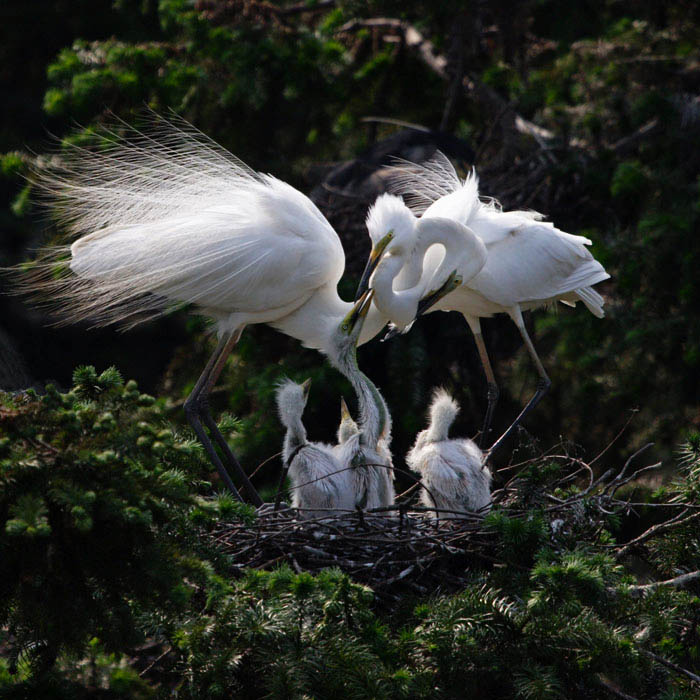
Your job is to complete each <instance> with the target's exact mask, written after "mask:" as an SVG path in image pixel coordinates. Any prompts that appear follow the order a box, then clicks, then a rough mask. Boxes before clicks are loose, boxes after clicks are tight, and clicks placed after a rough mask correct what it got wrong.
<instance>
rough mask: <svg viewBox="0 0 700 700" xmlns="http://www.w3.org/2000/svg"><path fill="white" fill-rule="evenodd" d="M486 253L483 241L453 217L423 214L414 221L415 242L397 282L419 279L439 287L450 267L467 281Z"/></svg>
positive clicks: (406, 283) (402, 285)
mask: <svg viewBox="0 0 700 700" xmlns="http://www.w3.org/2000/svg"><path fill="white" fill-rule="evenodd" d="M438 246H440V247H438ZM486 256H487V251H486V246H485V245H484V242H483V241H482V240H481V238H479V236H477V235H476V234H475V233H474V232H473V231H472V230H471V229H470V228H469V227H467V226H465V225H464V224H462V223H460V222H459V221H455V220H453V219H447V218H442V217H437V216H431V217H425V216H424V217H422V218H421V219H420V220H419V221H418V223H417V224H416V244H415V246H414V247H413V250H412V251H411V253H410V255H409V256H408V260H406V264H405V265H404V268H403V270H402V271H401V274H400V275H399V276H398V278H397V285H396V286H397V287H398V289H407V288H410V287H414V286H416V285H417V284H418V283H419V282H422V283H423V284H424V285H425V288H426V289H427V288H434V287H438V286H440V284H442V282H443V281H444V280H445V279H447V276H448V275H449V274H450V273H451V272H452V271H453V270H457V271H458V272H459V273H460V274H461V275H462V278H463V280H464V282H467V281H468V280H469V279H471V278H472V277H473V276H474V275H476V274H477V273H478V272H479V270H481V268H482V267H483V266H484V264H485V263H486Z"/></svg>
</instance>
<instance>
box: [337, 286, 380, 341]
mask: <svg viewBox="0 0 700 700" xmlns="http://www.w3.org/2000/svg"><path fill="white" fill-rule="evenodd" d="M373 296H374V289H368V290H367V291H366V292H364V293H363V294H361V295H360V298H359V299H358V300H357V301H356V302H355V305H354V306H353V307H352V309H351V310H350V313H349V314H348V315H347V316H346V317H345V319H344V320H343V329H344V330H345V331H346V332H347V333H348V335H350V334H352V333H353V331H355V329H356V327H357V325H358V323H359V327H360V328H361V327H362V325H363V324H364V322H365V317H366V316H367V313H368V312H369V307H370V306H371V305H372V297H373Z"/></svg>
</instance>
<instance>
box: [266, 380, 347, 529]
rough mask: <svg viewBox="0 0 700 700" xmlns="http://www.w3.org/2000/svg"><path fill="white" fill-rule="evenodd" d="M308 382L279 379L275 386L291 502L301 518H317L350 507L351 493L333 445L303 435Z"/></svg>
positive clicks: (345, 473)
mask: <svg viewBox="0 0 700 700" xmlns="http://www.w3.org/2000/svg"><path fill="white" fill-rule="evenodd" d="M310 384H311V380H310V379H307V380H306V381H305V382H304V383H303V384H297V383H296V382H294V381H292V380H291V379H287V380H285V381H283V382H282V383H281V384H280V386H279V388H278V389H277V410H278V412H279V416H280V420H281V421H282V424H283V425H284V426H285V428H286V429H287V432H286V434H285V436H284V447H283V451H282V455H283V459H284V463H285V465H287V466H288V469H289V477H290V479H291V481H292V489H291V492H292V505H293V507H294V508H298V509H299V510H300V515H301V517H302V518H320V517H323V516H324V515H328V514H329V511H334V510H341V511H342V510H345V511H351V510H354V508H355V496H354V493H353V488H352V484H351V475H350V472H349V471H348V470H347V469H345V468H344V465H342V464H341V463H340V461H339V460H338V458H337V456H336V454H335V453H334V450H333V448H332V447H331V446H330V445H325V444H324V443H321V442H309V441H308V439H307V435H306V429H305V428H304V424H303V423H302V415H303V413H304V408H305V407H306V401H307V399H308V396H309V386H310Z"/></svg>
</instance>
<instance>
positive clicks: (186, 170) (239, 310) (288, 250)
mask: <svg viewBox="0 0 700 700" xmlns="http://www.w3.org/2000/svg"><path fill="white" fill-rule="evenodd" d="M160 126H161V128H160V131H158V132H154V135H145V134H142V133H141V132H139V131H137V130H136V129H135V128H131V127H126V132H125V135H124V136H120V135H116V134H112V133H111V132H106V134H107V135H106V136H105V138H104V140H103V143H102V146H103V147H102V148H101V149H100V150H96V151H89V150H85V149H83V148H80V147H73V150H72V152H71V153H70V154H69V155H66V156H64V157H63V158H62V159H61V160H59V161H58V163H56V164H55V165H56V167H55V168H47V169H46V170H44V171H42V172H39V173H37V184H38V185H39V186H40V187H41V188H42V189H43V190H44V192H45V193H47V194H48V195H49V197H50V200H51V201H52V203H53V207H54V210H55V211H56V213H57V214H59V215H60V218H61V219H62V220H63V223H64V225H65V226H66V227H67V228H68V229H69V231H70V232H71V234H72V235H73V236H75V237H77V240H76V241H75V242H74V243H73V244H72V245H70V246H68V245H66V246H62V247H60V248H57V249H52V250H51V251H49V252H47V253H46V255H45V257H44V261H43V262H44V264H43V265H39V266H38V269H39V279H38V281H37V279H36V278H35V279H34V280H33V281H32V282H30V285H31V288H32V289H33V290H34V291H37V290H39V291H43V292H44V293H45V294H48V295H49V296H50V298H51V301H52V302H53V303H54V304H56V305H57V306H58V307H59V308H60V311H61V312H62V314H63V316H64V318H66V319H67V320H68V321H80V320H90V321H91V322H92V323H93V324H94V325H107V324H110V323H121V324H123V325H134V324H136V323H139V322H140V321H143V320H145V319H147V318H150V317H154V316H157V315H159V314H163V313H165V312H166V311H167V310H168V309H169V308H171V307H173V306H177V305H181V304H183V303H185V304H190V305H192V306H193V307H194V309H195V310H196V311H197V312H199V313H202V314H203V315H205V316H208V317H209V318H211V319H213V320H214V321H215V322H216V326H217V331H218V337H219V343H218V346H217V348H216V350H215V351H214V353H213V355H212V356H211V358H210V360H209V362H208V363H207V365H206V367H205V369H204V372H203V373H202V375H201V376H200V378H199V379H198V381H197V383H196V384H195V387H194V389H193V391H192V393H191V394H190V396H189V397H188V399H187V401H186V402H185V413H186V415H187V419H188V421H189V422H190V424H191V426H192V428H193V430H194V431H195V433H196V435H197V437H198V439H199V440H200V441H201V443H202V444H203V445H204V447H205V449H206V451H207V454H208V455H209V457H210V459H211V461H212V463H213V464H214V465H215V466H216V468H217V470H218V472H219V474H220V475H221V477H222V479H223V480H224V482H225V483H226V484H227V486H228V487H229V488H230V489H231V490H232V491H233V493H234V494H236V495H238V491H237V490H236V488H235V486H234V484H233V481H232V480H231V478H230V476H229V474H228V472H227V470H226V467H225V466H224V463H223V462H222V460H221V459H220V457H219V455H218V454H217V452H216V450H215V448H214V445H213V444H212V441H211V439H210V438H209V436H208V435H207V433H206V431H205V427H206V428H208V430H209V432H210V433H211V436H212V437H213V439H214V441H215V442H216V443H217V444H218V445H219V447H220V449H221V451H222V454H223V459H224V461H225V462H226V464H227V465H228V466H230V467H231V468H233V470H235V472H236V473H237V474H238V476H239V478H240V479H241V481H242V483H243V485H244V487H245V489H246V492H247V493H248V495H249V498H250V499H251V500H252V501H253V502H254V503H255V504H260V503H261V500H260V497H259V495H258V494H257V492H256V490H255V489H254V488H253V486H252V484H251V483H250V482H249V480H248V478H247V476H246V474H245V472H244V471H243V469H242V468H241V466H240V465H239V464H238V461H237V460H236V458H235V456H234V455H233V453H232V452H231V449H230V448H229V446H228V443H227V442H226V440H225V439H224V438H223V436H222V435H221V433H220V432H219V430H218V428H217V427H216V423H215V421H214V419H213V418H212V416H211V413H210V411H209V408H208V396H209V393H210V391H211V389H212V387H213V386H214V384H215V382H216V381H217V379H218V377H219V375H220V373H221V371H222V369H223V366H224V363H225V362H226V358H227V357H228V355H229V353H230V352H231V350H232V348H233V347H234V345H235V344H236V342H237V341H238V339H239V337H240V335H241V333H242V332H243V329H244V328H245V327H246V326H247V325H249V324H255V323H267V324H269V325H271V326H273V327H274V328H276V329H277V330H279V331H281V332H283V333H286V334H287V335H290V336H292V337H294V338H297V339H299V340H300V341H301V342H302V343H303V344H304V345H305V346H306V347H310V348H316V349H318V350H320V351H321V352H324V353H325V354H326V355H327V356H328V357H329V358H330V359H332V358H333V356H334V355H336V354H337V352H338V348H337V347H336V346H335V345H334V344H333V343H334V341H333V338H334V337H335V336H334V333H335V331H336V329H337V327H338V324H339V322H340V321H341V319H343V318H344V317H345V316H346V315H347V314H348V312H349V311H350V310H351V309H352V304H351V303H349V302H345V301H343V300H342V299H341V298H340V297H339V296H338V292H337V284H338V281H339V280H340V278H341V276H342V274H343V270H344V266H345V256H344V253H343V248H342V246H341V244H340V240H339V238H338V235H337V234H336V232H335V231H334V230H333V228H332V227H331V225H330V224H329V223H328V221H327V220H326V219H325V217H324V216H323V215H322V214H321V212H320V211H319V210H318V209H317V208H316V206H315V205H314V204H313V203H312V202H311V200H310V199H308V197H306V196H305V195H303V194H302V193H301V192H299V191H298V190H296V189H295V188H294V187H292V186H291V185H288V184H287V183H285V182H282V181H281V180H278V179H277V178H275V177H273V176H272V175H264V174H261V173H258V172H255V171H253V170H251V169H250V168H248V167H247V166H246V165H244V164H243V163H242V162H241V161H239V160H238V159H237V158H235V157H234V156H233V155H231V154H230V153H228V152H227V151H226V150H225V149H223V148H221V147H220V146H219V145H218V144H216V143H215V142H213V141H212V140H210V139H208V138H207V137H205V136H204V135H203V134H201V133H200V132H197V131H196V130H195V129H194V128H193V127H191V126H190V125H188V124H187V123H186V122H179V123H178V124H175V123H173V122H169V121H167V120H162V122H161V125H160ZM429 228H430V227H429V226H427V227H426V229H429ZM66 260H67V261H68V264H66ZM57 263H58V264H57ZM442 267H443V268H444V267H445V265H443V266H442ZM57 269H62V271H63V273H64V274H63V275H60V274H59V275H58V276H57ZM42 271H43V277H42V275H41V272H42ZM440 274H442V273H440ZM445 276H446V275H445ZM432 279H436V278H434V277H431V278H430V279H421V280H420V281H419V282H418V284H417V285H416V286H415V288H414V289H412V290H406V291H405V292H403V295H404V298H407V297H410V298H411V300H412V301H413V303H415V304H416V305H417V303H418V301H419V299H420V297H421V296H422V294H423V291H424V290H425V289H426V288H427V285H428V284H430V280H432ZM439 281H440V280H438V282H439ZM436 284H437V282H436ZM438 286H439V285H438ZM387 320H388V319H387V318H386V317H385V316H383V315H382V314H381V313H380V312H379V311H378V310H377V309H376V308H373V309H372V310H371V311H370V312H369V314H368V316H367V320H366V323H364V326H363V327H362V335H361V336H360V337H359V342H360V343H364V342H366V341H367V340H369V339H370V338H372V337H374V335H376V334H377V333H378V332H379V330H380V329H381V328H382V327H383V326H384V325H385V323H386V321H387Z"/></svg>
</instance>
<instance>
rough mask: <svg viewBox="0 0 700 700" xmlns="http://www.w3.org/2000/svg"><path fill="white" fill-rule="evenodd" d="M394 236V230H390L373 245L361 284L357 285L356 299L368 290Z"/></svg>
mask: <svg viewBox="0 0 700 700" xmlns="http://www.w3.org/2000/svg"><path fill="white" fill-rule="evenodd" d="M393 237H394V232H393V231H389V233H387V234H386V236H384V238H382V239H381V240H380V241H378V242H377V244H376V245H374V246H373V247H372V252H371V253H370V254H369V258H367V264H366V265H365V269H364V271H363V272H362V277H361V278H360V284H359V285H358V286H357V292H355V301H357V300H358V299H359V298H360V297H361V296H362V295H363V294H364V293H365V292H366V291H367V288H368V287H369V280H370V277H371V276H372V273H373V272H374V270H375V268H376V267H377V265H378V264H379V261H380V260H381V259H382V254H383V253H384V251H385V250H386V247H387V246H388V245H389V243H390V241H391V239H392V238H393Z"/></svg>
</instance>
